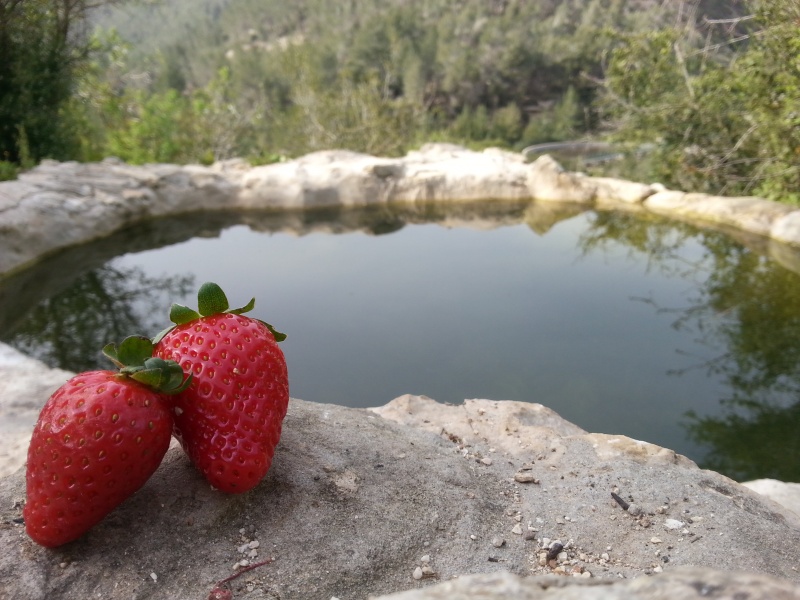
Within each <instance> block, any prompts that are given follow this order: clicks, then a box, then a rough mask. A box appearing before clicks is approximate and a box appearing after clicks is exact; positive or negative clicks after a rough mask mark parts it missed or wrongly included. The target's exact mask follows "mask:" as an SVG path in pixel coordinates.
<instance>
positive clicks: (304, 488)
mask: <svg viewBox="0 0 800 600" xmlns="http://www.w3.org/2000/svg"><path fill="white" fill-rule="evenodd" d="M520 474H522V475H526V477H519V475H520ZM612 492H614V493H616V494H617V495H618V496H619V497H620V499H621V500H622V501H623V502H624V503H626V504H629V505H630V506H628V507H627V510H623V506H622V505H621V504H620V503H619V502H617V501H615V500H614V499H613V497H612V496H611V493H612ZM23 500H24V472H23V470H19V471H16V472H15V473H13V474H12V475H10V476H7V477H5V478H3V479H0V546H2V547H3V548H4V552H3V553H2V554H0V598H2V599H5V598H8V599H11V598H13V599H15V600H28V599H37V600H38V599H45V598H64V599H72V598H75V599H78V598H80V599H83V598H90V597H102V598H106V599H111V600H116V599H122V598H126V599H127V598H137V599H146V598H176V599H179V600H180V599H184V598H185V599H187V600H188V599H189V598H205V597H206V596H207V595H208V593H209V591H210V590H211V589H212V587H213V586H214V584H215V582H217V581H219V580H222V579H224V578H225V577H227V576H229V575H231V574H233V573H235V565H241V564H242V563H241V561H242V560H247V561H251V562H254V561H260V560H264V559H266V558H274V562H272V563H271V564H268V565H264V566H262V567H259V568H257V569H255V570H253V571H250V572H248V573H244V574H243V575H242V577H240V578H238V579H236V580H233V581H231V582H230V587H231V589H232V590H233V591H234V593H235V595H234V598H237V599H238V598H241V599H256V598H258V599H263V598H282V599H284V600H289V599H294V598H298V599H300V598H303V599H306V598H320V599H324V600H328V599H330V598H332V597H336V598H339V599H341V600H345V599H362V598H366V597H367V596H369V595H373V596H380V595H381V594H388V593H392V592H397V591H402V590H411V589H418V588H427V587H428V586H430V585H431V584H435V583H443V582H449V581H450V580H451V579H453V578H454V577H456V576H464V575H470V574H487V573H488V574H497V573H502V572H509V573H513V574H515V575H518V576H529V575H553V574H560V575H561V578H562V579H563V580H566V579H569V580H572V579H578V576H581V578H586V579H591V580H595V579H598V580H605V581H606V582H607V583H611V582H612V581H623V580H628V579H631V578H637V577H645V578H647V576H648V575H655V574H658V573H660V572H662V571H663V572H665V573H670V572H672V570H673V569H676V568H677V567H685V566H694V567H706V568H709V569H711V568H713V569H721V570H725V571H742V570H745V571H749V572H753V573H760V574H762V575H764V576H769V578H768V580H769V581H770V582H771V584H770V585H773V587H774V588H775V589H787V590H791V589H794V590H796V589H797V583H798V582H800V573H799V572H798V571H797V568H798V564H800V547H798V545H797V544H796V539H797V534H798V531H799V530H800V518H799V517H798V516H797V515H795V514H794V513H793V512H791V511H788V510H786V509H784V508H782V507H781V506H780V505H778V504H776V503H774V502H772V501H770V500H769V499H767V498H766V497H764V496H761V495H759V494H756V493H754V492H752V491H750V490H748V489H747V488H745V487H743V486H740V485H739V484H737V483H735V482H733V481H731V480H729V479H727V478H725V477H723V476H721V475H719V474H717V473H714V472H710V471H703V470H701V469H698V468H697V467H696V466H695V465H694V463H692V462H691V461H689V460H688V459H686V458H685V457H682V456H679V455H676V454H675V453H674V452H672V451H669V450H667V449H664V448H659V447H657V446H653V445H650V444H646V443H644V442H638V441H635V440H631V439H628V438H625V437H621V436H608V435H599V434H589V433H586V432H584V431H583V430H581V429H580V428H578V427H576V426H575V425H573V424H571V423H568V422H567V421H564V420H563V419H561V418H560V417H559V416H558V415H557V414H555V413H554V412H552V411H551V410H549V409H547V408H545V407H543V406H540V405H536V404H528V403H518V402H495V401H488V400H468V401H466V402H465V404H464V405H459V406H452V405H443V404H438V403H436V402H434V401H433V400H431V399H429V398H425V397H417V396H403V397H401V398H398V399H396V400H395V401H393V402H391V403H390V404H388V405H386V406H384V407H381V408H377V409H372V410H363V409H349V408H344V407H339V406H333V405H324V404H316V403H308V402H303V401H301V400H292V402H291V406H290V410H289V414H288V416H287V419H286V422H285V429H284V434H283V437H282V440H281V443H280V445H279V447H278V451H277V454H276V458H275V462H274V466H273V468H272V469H271V470H270V472H269V474H268V475H267V477H266V479H265V480H264V482H263V483H262V484H261V485H259V486H258V487H257V488H256V489H254V490H253V491H252V492H250V493H248V494H244V495H241V496H226V495H223V494H221V493H219V492H217V491H215V490H213V489H211V488H210V487H209V486H208V485H207V484H206V483H205V482H204V480H202V478H201V477H200V476H199V475H198V473H197V472H196V471H195V470H194V469H193V468H192V467H191V465H190V463H189V462H188V460H187V459H186V457H185V456H184V455H183V454H182V452H181V450H180V449H179V448H173V449H171V450H170V451H169V453H168V454H167V457H166V459H165V461H164V463H163V464H162V466H161V467H160V469H159V470H158V471H157V472H156V474H155V475H154V477H153V478H152V479H151V480H150V481H149V482H148V483H147V484H146V485H145V487H144V488H142V490H140V491H139V492H138V493H137V494H136V495H134V496H133V497H132V498H131V499H130V500H128V501H127V502H125V503H124V504H123V505H122V506H120V507H119V508H118V509H117V510H116V511H114V512H113V513H112V514H111V515H110V516H109V517H108V518H106V520H105V521H103V522H102V523H101V524H100V525H98V526H97V527H95V528H94V529H93V530H92V531H91V532H89V534H88V535H86V536H85V537H83V538H82V539H80V540H79V541H77V542H74V543H72V544H69V545H67V546H64V547H62V548H60V549H57V550H47V549H44V548H41V547H38V546H36V545H35V544H34V543H33V542H32V541H31V540H30V539H28V538H27V536H26V535H25V533H24V529H23V527H22V525H21V524H20V517H21V506H22V502H23ZM634 505H635V506H636V507H638V508H637V509H636V510H633V506H634ZM759 540H761V541H763V540H769V543H766V544H762V543H760V542H759ZM555 544H560V545H561V546H563V549H562V550H560V551H559V549H558V548H556V547H555ZM551 551H552V560H548V557H547V554H548V552H551ZM586 573H590V574H591V575H587V574H586ZM702 573H703V577H701V578H700V579H699V580H702V581H705V580H709V581H712V580H713V577H716V575H714V574H713V573H712V572H710V571H707V570H703V571H702ZM703 578H705V579H703ZM779 579H782V580H779ZM467 581H469V580H467ZM507 581H510V582H511V583H509V584H508V585H517V583H519V582H517V583H514V582H516V581H517V580H516V579H510V580H507ZM654 581H655V579H654ZM790 581H791V582H794V583H789V582H790ZM450 585H452V584H450ZM459 585H462V584H461V583H459ZM463 585H467V584H463ZM477 585H478V584H476V586H477ZM481 585H483V584H481ZM519 585H522V584H521V583H519ZM525 585H526V586H527V585H528V584H527V583H526V584H525ZM533 585H534V587H536V586H541V585H543V584H538V583H537V584H533ZM626 585H633V584H626ZM637 585H639V586H644V585H646V584H644V583H641V584H637ZM650 585H656V584H655V583H653V584H650ZM682 585H683V584H682ZM686 585H689V584H686ZM742 585H745V584H744V583H743V584H742ZM747 585H750V584H747ZM780 586H783V588H781V587H780ZM478 587H479V586H478ZM615 587H616V586H615ZM689 587H691V586H690V585H689ZM445 589H450V588H445ZM581 589H583V588H581ZM591 589H593V590H594V589H595V588H591ZM596 589H597V590H604V589H605V587H601V588H596ZM635 589H640V588H635ZM641 589H649V588H646V587H645V588H641ZM687 589H688V588H687ZM737 589H739V588H737ZM743 589H744V588H743ZM765 589H768V588H765ZM435 590H436V588H432V590H431V593H438V592H435ZM567 590H568V588H565V591H564V592H563V593H565V594H566V593H569V594H574V593H575V592H568V591H567ZM626 590H628V588H622V591H620V592H619V593H620V594H622V595H620V596H618V597H632V598H637V597H642V598H644V597H650V596H644V595H642V596H636V595H627V596H626V595H625V594H628V593H629V590H628V591H626ZM526 593H527V592H526ZM637 593H638V592H637ZM642 593H644V592H642ZM647 593H649V592H647ZM412 597H414V598H416V597H419V598H425V597H428V596H424V595H420V596H412ZM430 597H431V598H438V597H464V598H482V597H492V596H481V595H463V596H442V595H438V596H437V595H434V596H430ZM505 597H508V598H514V597H516V598H527V597H529V596H526V595H524V594H523V593H522V592H520V595H518V596H505ZM530 597H536V596H530ZM548 597H550V596H548ZM558 597H561V596H558ZM563 597H565V598H566V597H578V596H574V595H572V596H563ZM598 597H600V596H598ZM602 597H612V596H602ZM672 597H673V598H683V597H686V598H688V597H695V596H689V595H674V596H672ZM776 597H780V596H776ZM786 597H792V596H786Z"/></svg>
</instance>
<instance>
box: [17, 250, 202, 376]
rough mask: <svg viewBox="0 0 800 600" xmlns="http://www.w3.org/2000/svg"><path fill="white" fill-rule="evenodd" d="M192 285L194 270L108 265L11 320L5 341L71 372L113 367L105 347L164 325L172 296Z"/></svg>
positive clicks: (85, 274)
mask: <svg viewBox="0 0 800 600" xmlns="http://www.w3.org/2000/svg"><path fill="white" fill-rule="evenodd" d="M194 287H195V281H194V278H193V277H192V276H190V275H187V276H184V277H178V278H175V277H164V278H154V277H148V276H147V275H145V273H144V272H142V271H141V269H136V268H127V269H118V268H114V267H113V266H110V265H104V266H102V267H98V268H95V269H92V270H90V271H88V272H86V273H84V274H83V275H80V276H79V277H77V278H76V279H74V280H73V281H72V284H71V285H70V286H69V287H67V288H66V289H64V290H62V291H60V292H58V293H56V294H54V295H53V296H51V297H49V298H46V299H44V300H42V301H41V302H39V303H38V304H37V305H36V306H34V307H33V308H32V309H31V310H30V311H28V312H27V313H26V314H25V315H24V316H22V318H21V319H19V320H18V321H16V322H15V323H12V324H9V327H8V329H5V330H4V332H3V334H4V335H3V338H4V339H3V341H5V342H7V343H9V344H11V345H12V346H14V347H16V348H17V349H19V350H21V351H22V352H24V353H25V354H28V355H29V356H33V357H35V358H38V359H39V360H41V361H42V362H44V363H46V364H49V365H53V366H59V367H61V368H63V369H67V370H70V371H88V370H91V369H95V368H110V367H111V365H110V363H108V362H107V361H104V360H103V359H101V352H100V350H101V349H102V347H103V346H105V345H106V344H107V343H109V342H117V341H120V340H122V339H123V338H125V337H126V336H128V335H133V334H137V333H138V334H147V335H149V334H152V332H153V331H154V330H157V329H158V328H159V327H163V326H164V325H165V323H166V322H167V321H168V319H167V318H166V314H167V313H166V307H168V306H169V303H170V299H171V298H174V297H175V296H176V295H179V294H187V293H189V291H190V290H192V289H193V288H194Z"/></svg>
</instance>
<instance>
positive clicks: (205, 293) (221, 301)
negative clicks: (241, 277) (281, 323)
mask: <svg viewBox="0 0 800 600" xmlns="http://www.w3.org/2000/svg"><path fill="white" fill-rule="evenodd" d="M255 305H256V299H255V298H251V299H250V302H248V303H247V304H245V305H244V306H243V307H241V308H230V303H229V302H228V297H227V296H226V295H225V292H223V291H222V288H221V287H220V286H218V285H217V284H216V283H212V282H206V283H204V284H203V285H201V286H200V290H199V291H198V292H197V308H198V310H193V309H191V308H189V307H187V306H183V305H182V304H173V305H172V306H171V307H170V309H169V320H170V321H172V322H173V323H174V324H175V325H185V324H186V323H191V322H192V321H196V320H197V319H201V318H203V317H210V316H211V315H218V314H222V313H230V314H232V315H242V314H244V313H247V312H250V311H251V310H253V308H255ZM256 320H257V321H259V322H260V323H263V324H264V325H265V326H266V328H267V329H269V331H270V333H271V334H272V335H273V336H274V337H275V341H276V342H282V341H283V340H285V339H286V334H285V333H281V332H280V331H278V330H277V329H275V328H274V327H273V326H272V325H270V324H269V323H267V322H265V321H261V319H256ZM175 325H172V326H170V327H167V328H166V329H165V330H164V331H161V332H160V333H159V334H158V335H157V336H156V337H154V338H153V340H152V343H153V344H157V343H158V342H159V341H161V339H162V338H163V337H164V336H165V335H166V334H167V333H168V332H169V331H171V330H172V329H173V327H175Z"/></svg>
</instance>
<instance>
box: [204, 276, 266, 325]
mask: <svg viewBox="0 0 800 600" xmlns="http://www.w3.org/2000/svg"><path fill="white" fill-rule="evenodd" d="M250 303H251V304H252V305H253V306H255V303H256V300H255V298H253V299H252V300H251V301H250ZM197 308H198V309H199V310H200V314H201V315H203V316H204V317H207V316H209V315H216V314H217V313H224V312H225V311H226V310H228V309H229V308H230V304H228V297H227V296H226V295H225V292H223V291H222V288H221V287H219V286H218V285H217V284H216V283H211V282H207V283H204V284H203V285H201V286H200V290H199V291H198V292H197Z"/></svg>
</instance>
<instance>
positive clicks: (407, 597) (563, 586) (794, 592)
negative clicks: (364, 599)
mask: <svg viewBox="0 0 800 600" xmlns="http://www.w3.org/2000/svg"><path fill="white" fill-rule="evenodd" d="M506 598H516V599H518V600H675V599H676V598H680V599H683V600H691V599H695V598H696V599H700V598H720V599H723V598H724V599H726V600H727V599H730V600H745V599H746V600H776V599H777V598H781V599H782V600H793V599H797V598H800V586H797V585H793V584H791V583H788V582H786V581H778V580H775V579H772V578H769V577H764V576H760V575H755V574H752V573H725V572H721V571H712V570H709V569H692V568H684V567H680V568H678V569H675V570H674V571H670V572H667V573H664V574H663V575H658V576H657V577H647V578H639V579H634V580H632V581H624V582H618V583H615V584H613V585H610V584H609V582H608V581H597V580H594V579H591V580H588V581H587V580H583V579H573V578H561V579H556V578H553V577H537V578H527V579H525V578H521V577H518V576H516V575H512V574H511V573H496V574H491V575H471V576H468V577H460V578H459V579H457V580H455V581H452V582H447V583H442V584H440V585H438V586H436V587H434V588H429V589H425V590H410V591H407V592H400V593H397V594H390V595H388V596H383V597H382V600H504V599H506Z"/></svg>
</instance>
